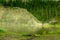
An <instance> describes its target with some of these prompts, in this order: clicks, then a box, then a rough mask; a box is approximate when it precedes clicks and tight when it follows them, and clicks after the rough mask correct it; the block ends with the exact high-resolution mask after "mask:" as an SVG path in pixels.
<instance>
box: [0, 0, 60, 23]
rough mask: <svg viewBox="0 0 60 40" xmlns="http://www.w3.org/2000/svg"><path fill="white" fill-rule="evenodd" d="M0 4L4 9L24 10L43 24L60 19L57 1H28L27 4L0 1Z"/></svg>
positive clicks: (59, 6) (59, 4)
mask: <svg viewBox="0 0 60 40" xmlns="http://www.w3.org/2000/svg"><path fill="white" fill-rule="evenodd" d="M0 4H3V5H4V6H5V7H7V6H10V7H21V8H26V9H27V10H28V11H30V12H31V13H32V14H33V15H34V16H35V17H37V19H38V20H40V21H43V22H46V21H49V20H50V19H53V18H55V19H56V18H57V20H58V19H59V18H60V13H59V10H60V2H57V1H41V0H31V1H30V0H29V1H28V2H23V1H22V0H16V1H12V0H10V1H6V0H5V1H4V0H0Z"/></svg>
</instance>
